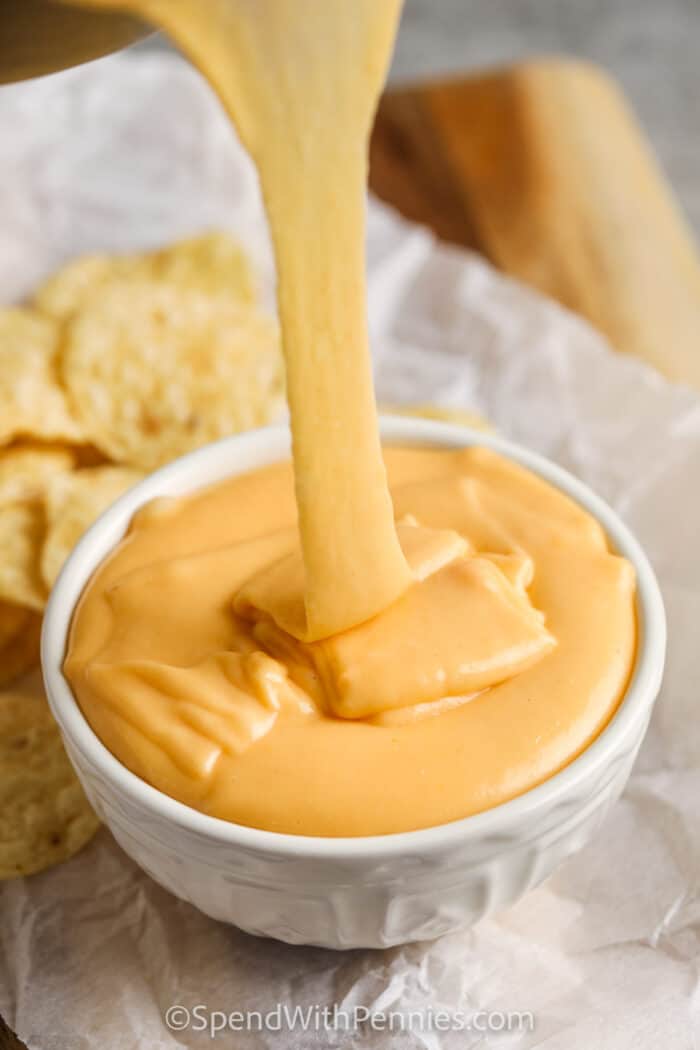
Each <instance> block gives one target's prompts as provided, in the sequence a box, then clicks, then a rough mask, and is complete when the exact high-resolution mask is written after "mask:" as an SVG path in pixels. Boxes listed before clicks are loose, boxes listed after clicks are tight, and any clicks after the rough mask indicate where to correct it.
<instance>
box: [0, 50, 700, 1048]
mask: <svg viewBox="0 0 700 1050" xmlns="http://www.w3.org/2000/svg"><path fill="white" fill-rule="evenodd" d="M0 158H1V162H0V297H2V299H4V300H7V301H10V300H13V299H16V298H18V297H21V296H22V295H23V294H25V293H26V292H27V291H28V290H29V289H31V288H32V286H33V285H34V284H35V282H36V281H37V280H38V279H39V278H41V277H42V276H43V275H44V274H45V273H47V272H48V271H50V270H52V269H53V268H54V267H55V266H56V265H57V264H59V263H60V262H61V261H62V260H64V259H66V258H68V257H69V256H72V255H75V254H77V253H80V252H86V251H91V250H100V249H105V248H106V249H111V250H119V249H129V248H135V247H141V246H151V245H155V244H158V243H160V242H162V241H165V240H169V239H171V238H173V237H177V236H180V235H184V234H187V233H190V232H194V231H198V230H201V229H202V228H205V227H207V226H224V227H229V228H230V229H232V230H233V231H234V232H236V233H238V234H239V235H240V237H241V238H242V239H243V240H244V242H245V244H246V245H247V246H248V248H249V249H250V250H251V252H252V253H253V255H254V257H255V259H256V260H257V262H258V265H259V266H260V267H261V270H262V272H263V273H264V275H265V279H266V281H267V284H268V294H269V295H270V296H271V295H272V264H271V259H270V252H269V247H268V241H267V236H266V232H265V224H264V219H263V215H262V209H261V204H260V200H259V196H258V192H257V187H256V180H255V177H254V175H253V172H252V170H251V166H250V164H249V162H248V160H247V158H246V157H245V156H244V155H243V154H242V152H241V150H240V147H239V146H238V145H237V144H236V142H235V141H234V139H233V137H232V133H231V131H230V128H229V126H228V124H227V122H226V121H225V119H224V117H223V116H222V114H221V112H220V109H219V107H218V104H217V103H216V102H215V100H214V99H213V97H212V96H211V94H210V92H209V90H208V88H207V87H206V86H205V85H204V84H203V83H202V81H201V80H200V79H199V77H198V76H197V75H196V74H195V73H194V72H192V71H191V70H190V69H189V68H188V67H187V66H186V65H185V64H184V62H181V61H179V60H178V59H175V58H173V57H166V56H138V57H136V56H131V57H120V58H117V59H110V60H106V61H104V62H102V63H98V64H95V65H93V66H91V67H86V68H84V69H82V70H78V71H74V72H72V73H69V74H65V75H62V76H59V77H54V78H49V79H46V80H43V81H40V82H36V83H33V84H28V85H18V86H13V87H9V88H2V89H0ZM368 251H369V270H370V312H371V326H372V338H373V349H374V353H375V358H376V372H377V386H378V394H379V398H380V399H381V400H383V401H391V402H402V401H406V402H409V401H414V402H415V401H438V402H441V403H444V404H446V405H453V406H462V407H464V408H472V409H475V410H477V411H479V412H482V413H483V414H484V415H486V416H487V417H489V418H490V419H491V420H492V421H493V423H494V424H495V425H496V427H497V428H498V429H499V430H500V431H502V432H503V433H504V434H506V435H507V436H508V437H511V438H514V439H515V440H517V441H521V442H524V443H525V444H527V445H529V446H531V447H533V448H536V449H537V450H538V451H540V452H543V453H545V454H546V455H548V456H551V457H553V458H554V459H556V460H558V461H559V462H560V463H562V464H563V465H564V466H566V467H568V468H569V469H571V470H573V471H574V472H575V473H577V474H578V475H580V476H581V477H582V478H583V479H584V480H585V481H586V482H588V483H589V484H590V485H592V486H593V487H594V488H595V489H597V490H598V492H600V493H601V494H602V495H603V496H604V497H605V498H607V499H608V500H609V501H610V502H611V503H612V504H613V506H615V507H616V508H617V509H618V510H619V511H620V512H621V514H622V515H623V516H624V518H625V519H626V520H627V521H628V522H629V524H630V525H631V526H632V527H633V528H634V529H635V530H636V532H637V534H638V536H639V538H640V539H641V541H642V542H643V543H644V545H645V546H646V548H647V551H648V552H649V554H650V556H651V558H652V560H653V562H654V564H655V567H656V569H657V571H658V574H659V577H660V581H661V584H662V587H663V591H664V596H665V600H666V605H667V612H668V619H669V637H670V644H669V654H668V670H667V675H666V680H665V684H664V688H663V692H662V695H661V697H660V699H659V701H658V704H657V707H656V710H655V714H654V718H653V722H652V726H651V729H650V732H649V735H648V737H647V740H646V742H645V745H644V748H643V751H642V754H641V757H640V759H639V761H638V763H637V766H636V768H635V771H634V773H633V776H632V779H631V781H630V784H629V788H628V790H627V792H626V794H625V796H624V798H623V800H622V801H621V802H620V803H619V804H618V805H617V806H616V807H615V808H614V810H613V812H612V813H611V815H610V817H609V818H608V820H607V823H606V824H605V825H604V827H603V829H602V831H601V832H600V833H599V834H598V836H597V838H596V839H595V841H594V842H592V843H591V844H590V845H589V846H588V847H587V848H586V849H584V850H583V852H581V853H580V854H579V855H577V856H576V857H574V858H573V859H572V860H570V861H569V863H567V864H566V865H565V866H564V867H563V868H561V869H560V870H559V871H558V872H557V873H556V874H555V875H554V877H552V878H551V879H549V881H548V882H546V883H545V884H544V885H543V886H542V887H541V888H539V889H537V890H535V891H534V892H532V893H530V894H529V895H528V896H527V897H526V898H525V899H524V900H522V901H521V902H520V903H519V904H518V905H517V906H516V907H514V908H512V909H510V910H509V911H507V912H504V913H502V914H499V915H496V916H494V917H493V918H490V919H488V920H486V921H483V922H482V923H480V924H479V925H478V926H477V927H476V928H475V929H472V930H469V931H467V932H464V933H461V934H459V935H454V936H450V937H446V938H443V939H442V940H440V941H437V942H435V943H432V944H427V945H426V944H422V945H414V946H409V947H406V948H399V949H393V950H390V951H386V952H378V951H366V952H363V951H355V952H349V953H333V952H328V951H323V950H320V949H305V948H292V947H288V946H286V945H281V944H278V943H275V942H271V941H263V940H257V939H255V938H253V937H249V936H247V935H245V934H243V933H240V932H238V931H237V930H235V929H233V928H229V927H226V926H222V925H218V924H217V923H215V922H213V921H211V920H209V919H207V918H205V917H204V916H203V915H200V914H199V913H198V912H196V911H195V910H194V909H193V908H191V907H190V906H188V905H186V904H184V903H182V902H180V901H177V900H175V899H174V898H172V897H170V896H169V895H168V894H167V893H166V892H165V891H163V890H161V889H160V888H159V887H158V886H156V885H155V884H154V883H153V882H151V880H150V879H149V878H148V877H147V876H146V875H143V874H142V873H141V872H140V871H139V870H138V869H137V868H136V867H135V866H134V865H133V864H132V863H131V861H129V860H128V859H127V858H126V857H125V856H124V854H122V852H121V851H120V849H119V848H118V847H117V846H116V845H115V843H114V842H113V840H112V839H111V837H110V835H109V833H108V832H107V831H104V830H103V831H102V832H101V833H100V834H99V835H98V836H97V838H96V840H95V841H94V842H93V843H92V844H91V845H90V846H89V847H88V848H87V849H86V850H85V851H84V852H83V853H81V854H80V855H79V856H77V857H76V858H75V859H73V860H72V861H71V862H69V863H68V864H65V865H63V866H62V867H59V868H56V869H54V870H52V871H48V872H46V873H44V874H42V875H38V876H34V877H32V878H29V879H23V880H17V881H13V882H9V883H5V884H2V886H1V887H0V1012H1V1013H2V1014H3V1015H4V1016H5V1018H6V1019H7V1021H8V1023H9V1024H10V1025H12V1026H13V1028H15V1029H16V1031H17V1032H18V1034H19V1035H20V1036H21V1037H22V1038H23V1039H24V1040H25V1041H26V1042H27V1043H28V1044H29V1046H30V1047H31V1048H36V1050H68V1048H70V1050H122V1048H124V1050H126V1048H135V1047H148V1048H151V1047H163V1048H174V1047H190V1046H199V1045H205V1044H206V1043H207V1042H208V1041H209V1037H208V1036H206V1035H204V1034H197V1033H195V1032H193V1031H192V1030H188V1031H182V1032H173V1031H168V1029H167V1027H166V1025H165V1022H164V1015H165V1012H166V1010H167V1009H168V1007H170V1006H172V1005H174V1004H182V1005H184V1006H186V1007H187V1008H188V1009H193V1008H194V1007H195V1006H197V1005H198V1004H203V1006H204V1007H205V1008H206V1009H207V1010H209V1011H216V1010H220V1011H225V1012H228V1011H232V1010H254V1009H260V1010H263V1011H264V1010H269V1009H273V1008H274V1007H276V1005H277V1004H278V1003H286V1004H288V1005H291V1006H296V1005H299V1006H302V1007H306V1006H319V1007H324V1006H333V1005H334V1004H338V1005H339V1006H343V1007H347V1008H349V1007H351V1006H353V1005H355V1004H362V1005H365V1006H367V1007H368V1008H372V1009H375V1010H381V1011H390V1010H393V1011H403V1012H408V1011H411V1010H417V1011H421V1010H427V1009H428V1008H429V1007H433V1009H435V1008H438V1007H443V1008H445V1009H446V1010H452V1011H457V1010H460V1011H463V1012H464V1013H465V1014H466V1015H467V1016H470V1015H472V1016H476V1012H477V1011H481V1010H496V1011H508V1010H510V1011H517V1010H520V1011H532V1013H533V1014H534V1015H535V1029H534V1031H531V1032H530V1031H526V1032H511V1033H510V1034H508V1035H495V1034H490V1035H486V1034H484V1033H479V1032H473V1031H472V1032H471V1033H469V1032H465V1031H461V1032H458V1031H450V1032H439V1031H432V1032H420V1031H412V1032H403V1033H401V1032H398V1033H397V1032H396V1031H394V1032H393V1033H391V1034H389V1033H386V1032H385V1033H381V1032H373V1031H372V1030H371V1028H370V1027H368V1026H365V1027H363V1028H362V1029H361V1030H360V1031H358V1032H355V1033H348V1032H343V1031H340V1032H337V1033H334V1032H332V1031H328V1030H326V1031H320V1032H314V1031H310V1032H304V1031H302V1030H301V1029H300V1028H299V1027H297V1029H295V1030H294V1031H289V1029H288V1027H286V1026H283V1029H282V1031H279V1032H275V1031H266V1032H247V1033H237V1034H232V1033H231V1032H226V1031H224V1032H222V1033H221V1034H219V1035H218V1036H217V1038H216V1040H215V1042H216V1043H217V1044H218V1045H222V1046H227V1047H229V1046H230V1047H236V1048H237V1050H248V1048H251V1050H259V1048H269V1050H278V1048H279V1050H282V1048H285V1050H301V1048H305V1050H306V1048H309V1050H310V1048H316V1047H319V1048H320V1047H341V1048H343V1050H349V1048H351V1047H352V1048H370V1047H371V1048H377V1050H379V1048H385V1047H395V1048H397V1050H402V1048H407V1050H408V1048H414V1047H415V1048H419V1047H425V1048H426V1050H468V1048H470V1047H484V1046H490V1045H499V1046H501V1045H507V1046H513V1047H534V1046H546V1047H547V1048H550V1050H552V1048H557V1050H558V1048H570V1050H574V1048H576V1050H578V1048H581V1050H584V1048H585V1050H590V1048H591V1047H593V1046H594V1047H596V1050H608V1048H610V1050H626V1048H629V1050H633V1048H634V1050H644V1048H653V1050H657V1048H658V1047H659V1046H668V1047H673V1048H676V1050H683V1048H686V1047H687V1048H691V1047H697V1046H698V1044H699V1043H700V1005H699V1001H698V995H699V993H698V980H699V975H700V812H699V808H700V807H699V801H700V768H699V765H698V763H699V761H700V715H699V712H700V695H699V693H700V643H699V636H698V631H699V627H698V625H699V624H700V553H699V543H698V541H699V539H700V399H698V397H697V395H696V394H694V393H691V392H690V391H688V390H685V389H682V388H681V387H678V386H672V385H670V384H669V383H667V382H665V381H664V380H663V379H661V378H660V377H659V376H658V375H656V374H655V373H654V372H652V371H651V370H650V369H648V368H646V367H644V366H643V365H641V364H640V363H638V362H636V361H633V360H629V359H625V358H623V357H621V356H617V355H614V354H613V353H612V352H611V351H610V350H609V348H608V347H607V346H606V345H605V343H604V342H603V340H602V339H601V338H600V337H599V336H598V335H596V334H595V333H594V332H593V331H592V330H591V329H590V328H589V327H587V326H586V325H585V324H584V323H583V322H581V321H579V320H577V319H576V318H574V317H573V316H572V315H570V314H568V313H566V312H565V311H563V310H561V309H559V308H558V307H557V306H555V305H553V304H551V303H549V302H546V301H545V300H543V299H542V298H539V297H538V296H536V295H535V294H533V293H531V292H529V291H527V290H526V289H524V288H521V287H519V286H518V285H516V284H514V283H512V282H510V281H508V280H506V279H504V278H503V277H501V276H499V275H498V274H496V273H495V272H494V271H493V270H491V269H490V268H489V267H488V266H486V265H485V264H484V263H483V262H482V261H480V260H479V259H478V258H476V257H474V256H472V255H469V254H466V253H464V252H459V251H456V250H452V249H447V248H445V247H442V246H439V245H437V244H435V242H434V241H433V240H432V239H431V237H430V236H429V235H428V234H427V233H426V232H425V231H423V230H421V229H418V228H415V227H412V226H409V225H408V224H406V223H404V222H403V221H401V220H399V219H398V218H397V217H396V216H395V215H393V214H391V213H389V212H388V211H387V210H385V209H384V208H383V207H381V206H380V205H378V204H376V203H374V202H371V204H370V222H369V249H368ZM698 335H699V343H700V333H699V334H698ZM699 352H700V345H699Z"/></svg>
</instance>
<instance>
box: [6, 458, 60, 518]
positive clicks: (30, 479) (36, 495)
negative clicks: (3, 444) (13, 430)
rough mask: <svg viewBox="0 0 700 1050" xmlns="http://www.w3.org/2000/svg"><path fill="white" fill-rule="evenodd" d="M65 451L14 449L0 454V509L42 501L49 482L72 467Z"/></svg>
mask: <svg viewBox="0 0 700 1050" xmlns="http://www.w3.org/2000/svg"><path fill="white" fill-rule="evenodd" d="M73 462H74V457H73V455H72V453H71V452H70V451H69V450H68V449H59V448H47V449H43V448H40V447H38V446H27V447H23V446H16V447H14V446H13V447H12V448H9V449H5V450H2V451H0V506H2V504H4V503H18V502H26V501H30V500H37V499H41V498H42V496H43V494H44V490H45V488H46V485H47V483H48V481H49V479H50V478H52V477H55V476H56V475H57V474H64V473H66V472H67V471H69V470H70V469H71V467H72V466H73Z"/></svg>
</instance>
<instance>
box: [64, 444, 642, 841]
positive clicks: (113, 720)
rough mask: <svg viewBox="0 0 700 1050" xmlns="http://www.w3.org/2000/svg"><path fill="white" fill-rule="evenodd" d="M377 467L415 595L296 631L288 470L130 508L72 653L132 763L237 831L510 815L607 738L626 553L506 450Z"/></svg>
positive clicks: (622, 680) (622, 653)
mask: <svg viewBox="0 0 700 1050" xmlns="http://www.w3.org/2000/svg"><path fill="white" fill-rule="evenodd" d="M385 458H386V463H387V467H388V472H389V479H390V481H391V483H392V495H393V500H394V505H395V507H396V512H397V515H398V518H399V521H400V522H403V524H400V525H399V535H400V537H401V541H402V543H403V544H404V549H405V550H406V554H407V558H408V560H409V562H410V563H411V565H412V568H413V571H414V572H415V573H416V574H417V575H422V576H423V579H422V582H420V583H417V584H415V585H414V586H413V587H412V588H411V589H410V590H409V591H408V592H406V594H404V595H403V596H402V597H400V598H399V599H398V600H397V601H396V602H394V603H393V604H392V605H390V606H389V607H388V608H387V609H386V610H384V612H382V613H381V614H380V615H379V616H377V617H375V618H373V619H372V620H370V621H368V622H366V623H364V624H362V625H360V626H359V627H356V628H352V629H350V630H348V631H345V632H341V633H340V634H337V635H335V636H334V637H332V638H330V639H324V640H322V641H319V642H315V643H311V644H309V643H306V642H303V641H299V639H297V638H295V637H294V635H293V634H292V633H291V632H290V631H288V630H286V629H285V627H292V628H294V626H295V618H296V616H297V614H298V605H299V601H300V596H301V591H300V585H299V572H298V565H297V566H296V568H295V558H296V555H295V551H296V549H297V544H298V538H297V517H296V505H295V498H294V486H293V480H292V470H291V466H290V465H289V464H281V465H279V466H274V467H270V468H266V469H265V470H261V471H257V472H255V473H252V474H249V475H244V476H242V477H240V478H234V479H231V480H229V481H226V482H225V483H223V484H219V485H216V486H214V487H212V488H209V489H206V490H203V491H202V492H201V493H198V494H195V495H193V496H191V497H188V498H187V499H184V500H174V501H171V500H166V501H157V502H156V503H154V504H152V505H150V506H147V507H146V508H144V509H143V510H142V511H140V512H139V514H138V515H137V516H136V518H135V520H134V522H133V524H132V527H131V529H130V532H129V534H128V536H127V537H126V538H125V540H124V541H123V542H122V543H121V544H120V546H119V547H118V548H117V549H116V551H115V552H114V553H113V554H112V555H111V557H110V558H109V559H108V560H107V561H106V562H105V563H104V565H103V566H102V567H101V568H100V569H99V570H98V572H97V574H96V575H95V577H94V578H93V579H92V581H91V583H90V585H89V586H88V588H87V589H86V591H85V593H84V595H83V597H82V599H81V602H80V604H79V607H78V609H77V612H76V615H75V618H74V623H73V627H72V631H71V638H70V645H69V654H68V658H67V660H66V664H65V671H66V674H67V676H68V678H69V680H70V682H71V684H72V686H73V689H74V691H75V694H76V696H77V698H78V701H79V703H80V705H81V707H82V709H83V711H84V713H85V715H86V716H87V718H88V720H89V722H90V724H91V725H92V727H93V728H94V729H95V731H96V732H97V733H98V735H99V736H100V737H101V738H102V740H103V741H104V742H105V744H106V745H107V746H108V747H109V748H110V750H111V751H113V753H114V754H115V755H116V756H117V757H118V758H119V759H120V760H121V761H122V762H123V763H124V764H125V765H126V766H128V768H129V769H131V770H132V771H133V772H134V773H136V774H137V775H139V776H141V777H143V778H144V779H145V780H147V781H149V782H150V783H151V784H154V785H155V786H156V787H158V788H160V789H161V790H162V791H165V792H166V793H167V794H170V795H172V796H174V797H175V798H178V799H180V800H181V801H183V802H186V803H187V804H189V805H191V806H194V807H196V808H198V809H201V810H203V811H204V812H206V813H211V814H213V815H215V816H219V817H223V818H224V819H227V820H233V821H236V822H238V823H241V824H248V825H252V826H254V827H259V828H265V829H268V830H273V831H282V832H290V833H298V834H309V835H326V836H334V835H336V836H337V835H368V834H382V833H386V832H393V831H407V830H411V829H415V828H422V827H429V826H432V825H435V824H440V823H443V822H445V821H449V820H454V819H457V818H459V817H464V816H467V815H469V814H470V813H475V812H478V811H480V810H482V809H485V808H487V807H489V806H493V805H496V804H497V803H499V802H503V801H505V800H506V799H508V798H511V797H513V796H514V795H517V794H519V793H521V792H523V791H526V790H527V789H528V788H530V787H532V786H534V785H535V784H537V783H539V782H540V781H541V780H543V779H545V778H546V777H548V776H550V775H551V774H552V773H554V772H556V770H558V769H560V768H561V767H562V766H563V765H565V764H566V763H567V762H569V761H570V760H571V759H572V758H573V757H574V756H575V755H576V754H578V753H579V752H580V751H581V750H582V749H583V748H584V747H586V746H587V744H589V743H590V742H591V740H593V739H594V738H595V736H596V735H597V734H598V733H599V732H600V730H601V729H602V728H603V726H604V725H605V724H606V722H607V721H608V720H609V718H610V717H611V715H612V713H613V712H614V710H615V708H616V706H617V704H618V702H619V700H620V698H621V696H622V695H623V693H624V690H625V686H626V683H627V680H628V677H629V674H630V670H631V667H632V664H633V661H634V652H635V619H634V579H633V571H632V568H631V566H630V565H629V563H628V562H627V561H625V560H624V559H622V558H619V557H616V556H615V555H613V554H611V553H610V552H609V550H608V547H607V544H606V540H605V536H604V534H603V532H602V530H601V529H600V527H599V525H598V524H597V523H596V522H595V521H594V520H593V519H592V518H591V517H590V516H589V515H588V514H587V513H585V512H584V511H583V510H581V509H580V508H579V507H578V506H577V505H575V504H574V503H572V502H571V501H570V500H569V499H567V498H566V497H565V496H563V495H562V494H561V493H560V492H558V491H557V490H555V489H553V488H552V487H551V486H549V485H547V484H545V483H544V482H543V481H541V480H540V479H538V478H536V477H534V476H533V475H532V474H530V473H529V472H527V471H525V470H523V469H522V468H520V467H518V466H516V465H514V464H513V463H510V462H508V461H506V460H504V459H502V458H501V457H499V456H498V455H496V454H495V453H493V452H489V451H487V450H485V449H470V450H465V451H457V452H453V451H430V450H426V449H401V448H392V449H388V450H387V451H386V454H385ZM414 522H419V523H420V525H417V524H414ZM290 559H291V561H290ZM280 573H281V576H280ZM270 574H272V576H273V577H274V581H273V582H274V586H272V587H271V588H270V587H268V584H269V582H270ZM234 607H235V611H234Z"/></svg>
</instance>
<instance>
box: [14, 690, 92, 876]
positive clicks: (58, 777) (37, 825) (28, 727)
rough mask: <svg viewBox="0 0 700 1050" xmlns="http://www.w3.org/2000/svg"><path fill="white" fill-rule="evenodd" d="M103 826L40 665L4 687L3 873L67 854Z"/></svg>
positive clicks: (29, 869) (22, 871) (38, 866)
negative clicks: (62, 730) (76, 765)
mask: <svg viewBox="0 0 700 1050" xmlns="http://www.w3.org/2000/svg"><path fill="white" fill-rule="evenodd" d="M98 827H99V821H98V819H97V817H96V816H95V814H94V812H93V811H92V809H91V808H90V805H89V803H88V801H87V799H86V798H85V795H84V793H83V789H82V788H81V786H80V783H79V781H78V778H77V777H76V775H75V773H74V772H73V767H72V766H71V764H70V762H69V760H68V756H67V755H66V752H65V750H64V748H63V743H62V741H61V735H60V733H59V730H58V726H57V725H56V723H55V722H54V720H53V717H52V715H51V712H50V710H49V706H48V704H47V702H46V698H45V695H44V689H43V685H42V681H41V674H40V672H38V671H35V672H33V673H32V674H31V675H27V676H26V677H25V678H23V679H22V680H20V681H19V682H17V683H16V684H15V686H14V687H13V688H12V689H11V690H6V691H5V692H0V879H11V878H15V877H16V876H18V875H31V874H33V873H34V872H37V871H42V870H43V869H44V868H48V867H51V866H52V865H53V864H58V863H60V862H61V861H64V860H67V859H68V858H69V857H72V856H73V854H74V853H77V852H78V850H79V849H81V848H82V847H83V846H84V845H85V843H86V842H88V841H89V840H90V839H91V838H92V836H93V835H94V834H95V832H96V830H97V828H98Z"/></svg>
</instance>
